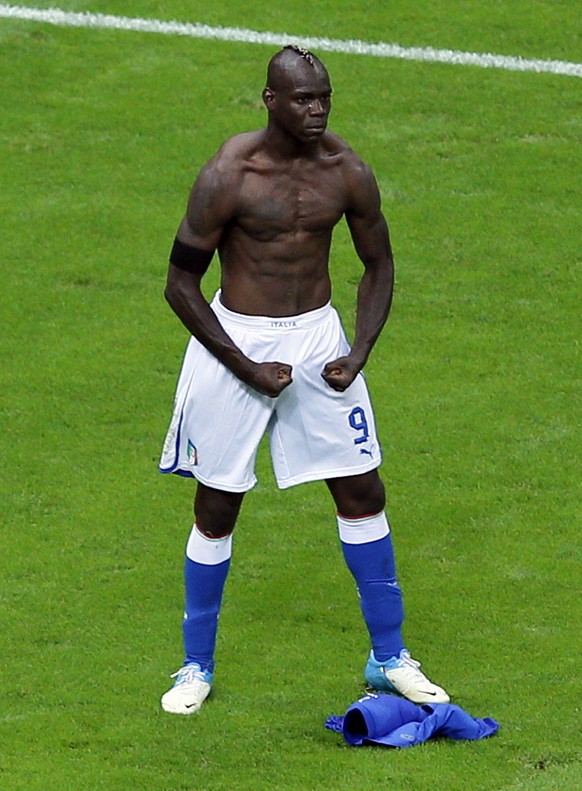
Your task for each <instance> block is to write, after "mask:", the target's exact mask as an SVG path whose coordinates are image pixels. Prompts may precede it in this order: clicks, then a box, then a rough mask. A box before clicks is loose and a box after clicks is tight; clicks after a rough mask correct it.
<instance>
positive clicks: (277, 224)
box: [238, 167, 346, 235]
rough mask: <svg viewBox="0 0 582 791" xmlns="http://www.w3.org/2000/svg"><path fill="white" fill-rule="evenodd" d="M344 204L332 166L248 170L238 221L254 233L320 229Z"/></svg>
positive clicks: (335, 218)
mask: <svg viewBox="0 0 582 791" xmlns="http://www.w3.org/2000/svg"><path fill="white" fill-rule="evenodd" d="M345 204H346V196H345V189H344V186H343V183H342V178H341V174H340V172H339V171H338V170H337V169H333V168H321V167H320V168H317V167H312V168H304V169H301V170H299V169H297V170H292V169H290V170H288V171H284V172H280V171H279V172H278V171H276V170H265V171H250V172H248V173H247V174H246V175H245V178H244V180H243V184H242V189H241V192H240V200H239V216H238V221H239V223H240V224H241V225H242V226H243V227H246V228H247V229H248V230H249V231H251V232H252V231H256V232H257V233H260V234H261V235H262V234H265V233H266V234H269V233H292V232H301V231H308V232H309V231H312V232H320V231H326V230H330V229H331V228H333V226H334V225H336V224H337V222H338V221H339V220H340V219H341V217H342V215H343V213H344V211H345Z"/></svg>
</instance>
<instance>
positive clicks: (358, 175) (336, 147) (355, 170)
mask: <svg viewBox="0 0 582 791" xmlns="http://www.w3.org/2000/svg"><path fill="white" fill-rule="evenodd" d="M323 146H324V150H325V153H326V155H327V156H331V157H337V159H338V164H339V165H340V166H341V168H342V172H343V174H344V177H345V179H346V180H347V181H348V183H350V184H353V185H354V186H355V185H360V186H361V185H364V184H366V183H368V184H370V183H375V178H374V173H373V172H372V168H371V167H370V166H369V165H368V164H367V162H364V160H363V159H362V158H361V157H360V155H359V154H357V153H356V152H355V151H354V149H353V148H352V147H351V146H350V145H349V144H348V143H346V141H345V140H343V139H342V138H341V137H339V135H336V134H335V132H331V131H329V130H328V131H327V132H326V133H325V137H324V139H323Z"/></svg>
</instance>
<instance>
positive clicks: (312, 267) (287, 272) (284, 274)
mask: <svg viewBox="0 0 582 791" xmlns="http://www.w3.org/2000/svg"><path fill="white" fill-rule="evenodd" d="M234 235H235V236H238V239H236V242H235V240H234V239H233V240H232V243H229V242H228V241H227V243H226V244H222V245H221V246H220V248H219V253H220V260H221V269H222V276H221V301H222V303H223V305H224V306H225V307H226V308H228V309H229V310H232V311H234V312H236V313H243V314H247V315H252V316H275V317H282V316H297V315H299V314H301V313H307V312H308V311H311V310H316V309H317V308H320V307H321V306H322V305H325V304H326V303H327V302H329V301H330V298H331V281H330V277H329V267H328V259H329V246H330V241H331V234H329V233H327V232H326V233H325V234H324V235H322V234H317V233H315V234H301V237H303V238H301V239H297V238H286V239H284V238H281V239H272V240H270V241H268V242H258V241H256V240H253V239H251V238H249V237H248V236H246V234H242V233H241V234H234Z"/></svg>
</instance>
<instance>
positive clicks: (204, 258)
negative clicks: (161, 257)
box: [170, 237, 214, 275]
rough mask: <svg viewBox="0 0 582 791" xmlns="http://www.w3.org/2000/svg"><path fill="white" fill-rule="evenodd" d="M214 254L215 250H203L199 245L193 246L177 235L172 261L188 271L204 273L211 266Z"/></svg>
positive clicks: (179, 267)
mask: <svg viewBox="0 0 582 791" xmlns="http://www.w3.org/2000/svg"><path fill="white" fill-rule="evenodd" d="M213 255H214V250H201V249H200V248H199V247H192V246H191V245H189V244H184V242H181V241H180V240H179V239H178V237H176V238H175V239H174V244H173V245H172V251H171V253H170V263H171V264H173V265H174V266H177V267H178V269H183V270H184V271H186V272H192V274H197V275H203V274H204V273H205V272H206V270H207V269H208V267H209V266H210V262H211V261H212V256H213Z"/></svg>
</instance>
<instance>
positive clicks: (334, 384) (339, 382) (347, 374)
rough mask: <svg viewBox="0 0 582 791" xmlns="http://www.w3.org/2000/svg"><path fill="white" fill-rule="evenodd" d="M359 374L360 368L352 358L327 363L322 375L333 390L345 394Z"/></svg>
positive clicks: (340, 358) (341, 358)
mask: <svg viewBox="0 0 582 791" xmlns="http://www.w3.org/2000/svg"><path fill="white" fill-rule="evenodd" d="M359 372H360V367H359V366H358V365H356V364H355V363H354V361H353V360H352V359H351V358H350V357H338V359H337V360H333V361H332V362H330V363H327V365H326V366H325V368H324V369H323V371H322V372H321V375H322V377H323V378H324V379H325V381H326V382H327V383H328V385H329V386H330V387H331V388H333V389H334V390H337V391H338V393H343V391H344V390H347V388H348V387H349V386H350V385H351V383H352V382H353V381H354V379H355V378H356V376H357V375H358V374H359Z"/></svg>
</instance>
